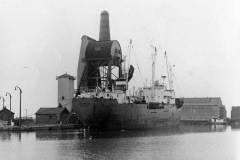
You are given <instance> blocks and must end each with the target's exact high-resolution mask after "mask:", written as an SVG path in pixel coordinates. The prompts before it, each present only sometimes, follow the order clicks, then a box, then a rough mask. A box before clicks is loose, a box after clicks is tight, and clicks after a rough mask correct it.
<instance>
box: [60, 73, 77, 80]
mask: <svg viewBox="0 0 240 160" xmlns="http://www.w3.org/2000/svg"><path fill="white" fill-rule="evenodd" d="M59 78H69V79H70V80H75V79H76V78H75V77H73V76H71V75H70V74H67V73H65V74H63V75H60V76H57V77H56V79H57V80H58V79H59Z"/></svg>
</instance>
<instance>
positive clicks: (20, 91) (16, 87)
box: [15, 86, 22, 127]
mask: <svg viewBox="0 0 240 160" xmlns="http://www.w3.org/2000/svg"><path fill="white" fill-rule="evenodd" d="M17 89H18V90H19V93H20V105H19V106H20V111H19V126H20V127H21V119H22V117H21V112H22V107H21V103H22V90H21V88H20V87H18V86H15V91H16V90H17Z"/></svg>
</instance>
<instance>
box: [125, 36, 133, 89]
mask: <svg viewBox="0 0 240 160" xmlns="http://www.w3.org/2000/svg"><path fill="white" fill-rule="evenodd" d="M131 49H132V40H131V39H130V41H129V45H128V62H127V69H126V72H127V77H126V90H128V77H129V75H128V74H129V73H128V72H129V68H130V55H131V54H130V53H131Z"/></svg>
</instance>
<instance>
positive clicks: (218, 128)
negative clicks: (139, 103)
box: [0, 125, 227, 140]
mask: <svg viewBox="0 0 240 160" xmlns="http://www.w3.org/2000/svg"><path fill="white" fill-rule="evenodd" d="M226 128H227V126H226V125H180V126H179V127H176V128H160V129H154V130H138V131H128V130H123V131H111V132H94V131H91V132H87V133H85V132H83V130H71V131H69V130H68V131H37V132H36V138H37V140H66V139H93V138H117V137H119V138H121V137H148V136H170V135H177V134H187V133H203V132H224V131H226ZM0 137H1V135H0Z"/></svg>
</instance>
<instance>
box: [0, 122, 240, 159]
mask: <svg viewBox="0 0 240 160" xmlns="http://www.w3.org/2000/svg"><path fill="white" fill-rule="evenodd" d="M0 156H1V157H0V159H4V160H78V159H79V160H81V159H96V160H105V159H111V160H118V159H123V160H127V159H129V160H135V159H136V160H141V159H144V160H148V159H154V160H155V159H161V160H239V159H240V129H238V128H232V127H230V126H228V127H226V126H208V125H197V126H190V125H184V126H183V125H181V126H180V127H179V128H177V129H166V128H165V129H159V130H151V131H149V130H148V131H119V132H98V133H95V132H94V133H88V134H83V133H82V132H81V131H79V130H69V131H39V132H28V133H27V132H25V133H16V132H15V133H11V132H0Z"/></svg>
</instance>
